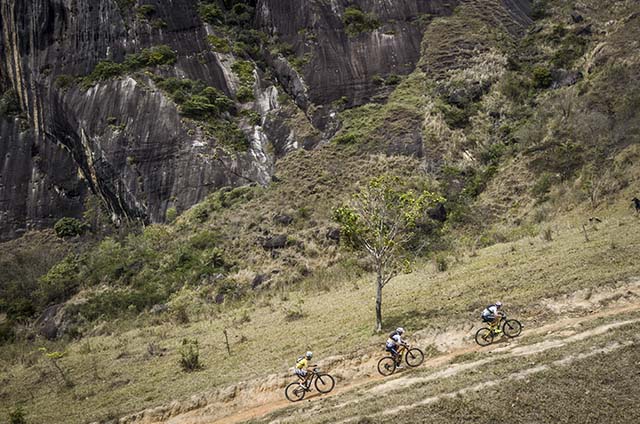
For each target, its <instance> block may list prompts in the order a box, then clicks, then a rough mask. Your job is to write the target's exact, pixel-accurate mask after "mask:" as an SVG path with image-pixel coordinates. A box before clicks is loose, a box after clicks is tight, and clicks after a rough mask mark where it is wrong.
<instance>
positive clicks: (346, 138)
mask: <svg viewBox="0 0 640 424" xmlns="http://www.w3.org/2000/svg"><path fill="white" fill-rule="evenodd" d="M333 142H334V143H336V144H356V143H357V142H358V136H356V135H355V134H342V135H338V136H336V137H334V138H333Z"/></svg>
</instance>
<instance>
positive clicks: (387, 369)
mask: <svg viewBox="0 0 640 424" xmlns="http://www.w3.org/2000/svg"><path fill="white" fill-rule="evenodd" d="M395 371H396V360H395V359H394V358H393V357H391V356H385V357H384V358H382V359H381V360H379V361H378V372H379V373H380V374H382V375H384V376H387V375H391V374H393V373H394V372H395Z"/></svg>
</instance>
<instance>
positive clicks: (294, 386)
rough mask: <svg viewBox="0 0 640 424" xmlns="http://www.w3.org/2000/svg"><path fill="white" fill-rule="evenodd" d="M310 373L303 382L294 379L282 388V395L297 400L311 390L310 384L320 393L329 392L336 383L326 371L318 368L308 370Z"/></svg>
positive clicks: (292, 400) (293, 400)
mask: <svg viewBox="0 0 640 424" xmlns="http://www.w3.org/2000/svg"><path fill="white" fill-rule="evenodd" d="M308 372H309V373H310V374H311V375H310V376H309V378H307V381H306V382H305V383H302V381H294V382H293V383H290V384H289V385H288V386H287V387H286V388H285V389H284V395H285V396H286V397H287V399H289V400H290V401H291V402H297V401H299V400H302V399H304V396H305V395H306V394H307V392H310V391H311V385H312V384H313V386H315V388H316V390H317V391H318V392H320V393H323V394H324V393H329V392H330V391H331V390H333V388H334V387H335V385H336V381H335V379H334V378H333V377H332V376H330V375H329V374H327V373H324V372H321V371H320V370H319V369H318V368H313V369H311V370H309V371H308Z"/></svg>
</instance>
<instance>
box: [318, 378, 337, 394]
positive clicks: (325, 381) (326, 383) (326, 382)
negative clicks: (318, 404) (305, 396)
mask: <svg viewBox="0 0 640 424" xmlns="http://www.w3.org/2000/svg"><path fill="white" fill-rule="evenodd" d="M315 385H316V390H317V391H319V392H320V393H329V392H330V391H331V390H333V388H334V387H335V386H336V381H335V380H334V379H333V377H331V376H330V375H329V374H318V375H317V376H316V383H315Z"/></svg>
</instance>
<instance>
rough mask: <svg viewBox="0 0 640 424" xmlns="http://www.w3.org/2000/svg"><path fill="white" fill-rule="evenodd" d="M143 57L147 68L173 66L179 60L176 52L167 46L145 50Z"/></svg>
mask: <svg viewBox="0 0 640 424" xmlns="http://www.w3.org/2000/svg"><path fill="white" fill-rule="evenodd" d="M141 55H142V59H143V63H144V65H145V66H157V65H173V64H174V63H176V59H177V55H176V52H175V51H173V50H172V49H171V47H169V46H166V45H160V46H154V47H150V48H148V49H144V50H142V53H141Z"/></svg>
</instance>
